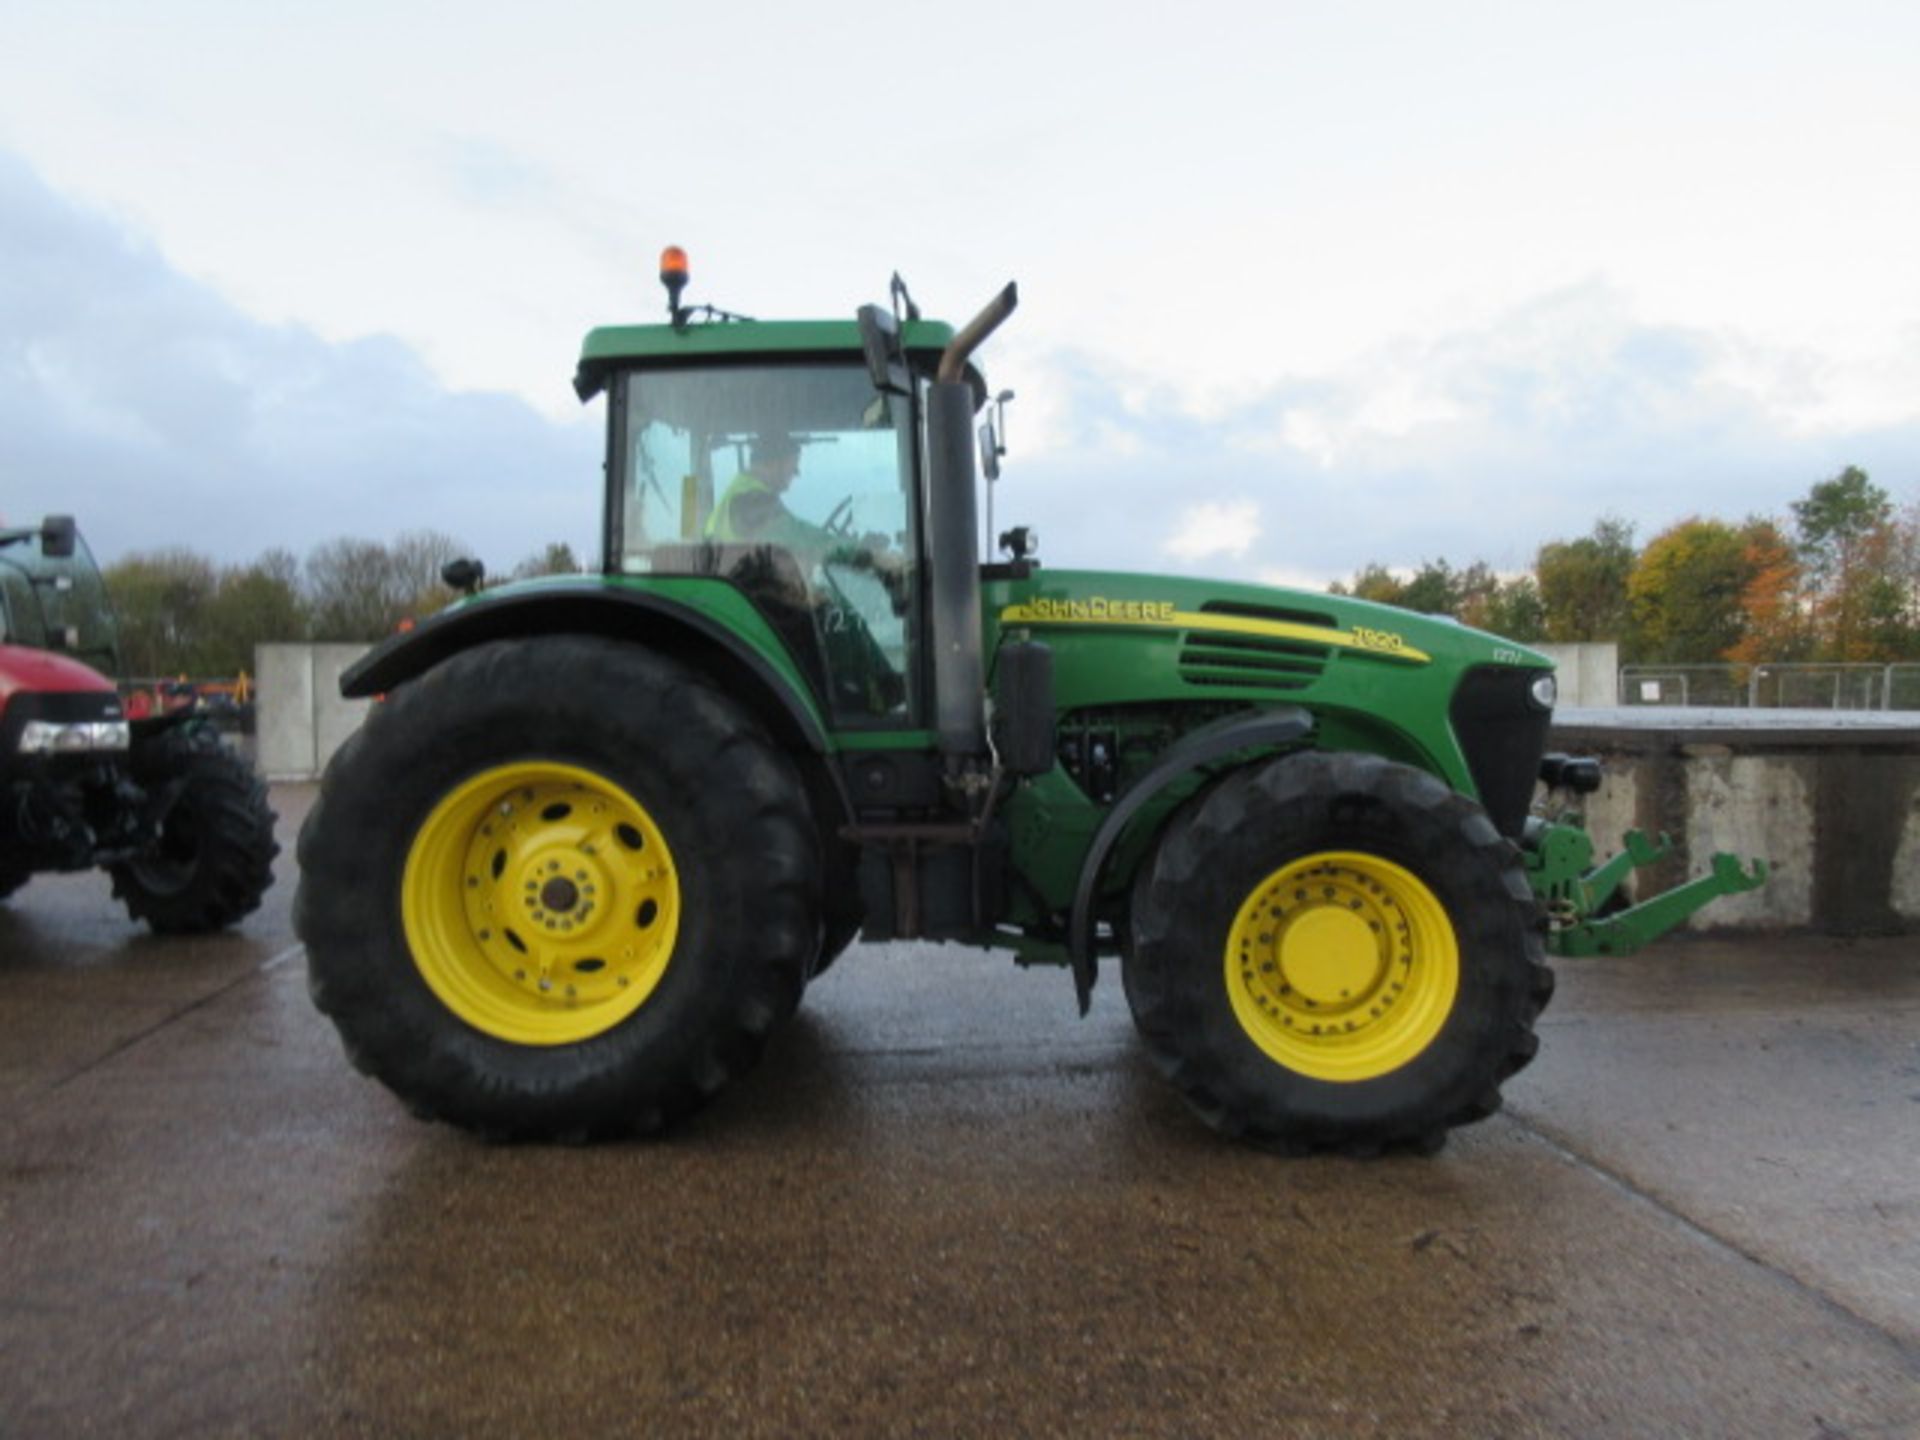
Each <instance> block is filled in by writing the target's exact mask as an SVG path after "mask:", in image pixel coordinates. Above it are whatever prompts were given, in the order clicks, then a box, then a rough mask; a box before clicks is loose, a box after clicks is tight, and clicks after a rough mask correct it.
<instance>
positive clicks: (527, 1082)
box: [294, 636, 821, 1141]
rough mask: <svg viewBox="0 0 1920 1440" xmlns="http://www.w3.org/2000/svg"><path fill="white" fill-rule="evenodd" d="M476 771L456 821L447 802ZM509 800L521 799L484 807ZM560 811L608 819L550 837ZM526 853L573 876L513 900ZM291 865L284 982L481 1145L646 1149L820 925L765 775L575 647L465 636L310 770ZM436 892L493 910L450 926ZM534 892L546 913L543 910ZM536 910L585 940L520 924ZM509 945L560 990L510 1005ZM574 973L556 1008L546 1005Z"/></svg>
mask: <svg viewBox="0 0 1920 1440" xmlns="http://www.w3.org/2000/svg"><path fill="white" fill-rule="evenodd" d="M557 767H564V768H557ZM550 775H558V776H559V777H560V778H559V779H558V780H551V781H549V780H546V779H543V778H541V777H546V776H550ZM500 777H505V779H506V783H507V785H508V788H507V789H506V790H502V791H499V792H498V793H497V794H493V795H492V798H490V799H485V800H483V802H482V803H483V804H484V805H485V806H486V807H487V808H486V809H483V810H481V811H477V812H473V814H472V815H471V817H470V818H462V817H463V815H465V813H466V812H462V811H461V810H460V809H459V805H460V804H461V803H463V802H462V801H461V798H460V797H461V796H463V795H469V794H472V795H478V796H482V797H486V796H488V795H489V794H490V792H489V790H488V788H487V787H489V786H492V785H496V784H498V783H500ZM521 777H525V778H526V779H527V780H528V785H527V787H526V789H525V790H518V789H517V788H516V787H517V786H518V785H519V781H520V778H521ZM569 779H571V780H572V781H574V782H577V783H576V784H575V785H574V788H573V789H571V790H569V789H568V785H567V781H568V780H569ZM519 794H524V795H526V796H527V797H528V799H529V801H530V802H531V803H530V804H529V805H528V806H527V807H526V808H525V811H524V813H523V814H522V815H521V816H520V817H519V818H515V817H513V816H511V815H506V814H505V811H503V809H502V806H503V805H504V806H506V807H509V808H510V807H512V806H513V805H514V804H516V803H517V795H519ZM570 796H572V797H577V798H572V799H570V798H569V797H570ZM582 801H584V802H586V803H585V804H584V805H582V808H581V811H580V813H581V815H582V816H585V815H586V813H587V811H588V810H591V809H593V807H594V806H600V807H602V808H603V809H605V810H606V811H607V815H608V816H610V817H612V818H605V817H603V818H600V819H597V820H595V821H593V822H592V823H593V824H597V825H598V826H599V827H600V828H599V829H598V830H597V831H594V830H591V829H590V828H580V829H574V828H570V827H573V826H574V825H575V819H574V817H572V816H569V815H568V814H567V813H566V811H567V807H568V806H569V805H570V804H580V803H581V802H582ZM449 807H452V808H449ZM598 813H599V812H598V811H595V814H596V815H597V814H598ZM497 814H498V815H500V816H503V817H504V819H496V815H497ZM622 815H624V816H625V817H626V819H625V820H620V823H619V824H614V821H615V820H618V819H619V817H621V816H622ZM493 825H503V827H504V826H505V825H511V826H520V827H523V828H522V829H519V830H508V829H505V828H503V830H502V837H501V839H500V840H499V841H498V843H499V844H500V847H501V848H500V849H499V850H498V851H497V853H495V854H494V856H493V858H492V859H491V863H490V864H489V863H488V852H489V850H490V849H491V847H492V846H493V845H494V844H495V843H496V841H495V840H493V839H486V838H478V837H484V836H488V835H492V834H493V833H494V832H493V831H492V830H491V829H488V828H487V827H489V826H493ZM616 833H618V834H623V835H625V837H626V838H625V839H624V840H619V841H616V840H614V839H611V838H609V837H610V836H612V835H614V834H616ZM647 833H650V834H651V835H652V837H653V838H652V839H651V840H646V838H645V836H646V834H647ZM469 836H473V837H476V838H472V839H471V840H470V839H469V838H468V837H469ZM643 841H644V842H645V843H642V842H643ZM476 845H477V846H479V847H480V848H479V849H478V850H476V849H474V848H473V847H474V846H476ZM436 846H438V847H439V848H438V849H436V848H435V847H436ZM617 846H624V847H626V848H625V849H617V848H616V847H617ZM549 851H550V852H551V853H553V854H554V855H557V856H560V857H562V858H563V869H564V870H565V871H566V872H567V873H569V874H573V875H576V876H578V877H579V881H580V884H579V887H578V891H577V893H572V887H561V888H562V890H563V892H567V893H561V894H560V895H558V896H557V897H555V898H554V900H552V901H551V902H550V901H548V900H547V899H546V898H545V895H546V891H545V889H544V887H541V888H536V886H537V882H538V881H539V877H540V876H541V875H544V874H545V873H546V872H545V871H544V870H542V869H540V867H541V866H543V865H545V864H547V863H548V862H547V860H546V859H545V858H544V857H545V856H546V855H547V854H548V853H549ZM463 855H464V856H466V857H468V858H467V859H465V860H463V859H462V858H461V857H462V856H463ZM662 856H664V857H665V859H664V862H662V863H657V864H656V866H655V868H654V869H647V868H645V867H646V865H647V864H648V863H652V862H649V861H648V859H647V857H653V860H654V862H658V861H660V857H662ZM436 857H439V858H438V859H436ZM300 864H301V881H300V888H299V891H298V893H297V894H296V896H295V899H294V924H295V928H296V929H297V930H298V932H299V934H300V937H301V939H302V940H303V941H304V942H305V944H306V948H307V956H308V966H309V987H310V990H311V993H312V996H313V999H314V1002H315V1004H317V1005H318V1006H319V1008H320V1009H321V1010H322V1011H324V1012H325V1013H326V1014H327V1015H328V1016H330V1017H331V1018H332V1020H333V1022H334V1024H335V1026H336V1027H337V1028H338V1030H339V1032H340V1036H341V1040H342V1042H343V1044H344V1046H345V1048H346V1051H347V1054H348V1057H349V1058H350V1059H351V1060H352V1061H353V1063H354V1064H355V1065H356V1066H358V1067H359V1068H360V1069H361V1070H363V1071H365V1072H367V1073H369V1074H372V1075H374V1076H375V1077H377V1078H378V1079H379V1080H381V1081H382V1082H384V1083H385V1084H386V1085H387V1086H388V1087H389V1088H390V1089H391V1090H393V1091H394V1092H395V1093H396V1094H397V1095H398V1096H399V1097H400V1098H401V1099H402V1100H403V1101H405V1102H406V1104H407V1105H408V1106H409V1108H411V1109H412V1110H413V1112H414V1113H415V1114H416V1115H418V1116H420V1117H421V1118H424V1119H439V1120H444V1121H447V1122H449V1123H451V1124H454V1125H458V1126H460V1127H462V1128H465V1129H468V1130H471V1131H474V1132H476V1133H478V1134H480V1135H483V1136H485V1137H487V1138H490V1139H500V1140H548V1139H557V1140H566V1141H582V1140H592V1139H601V1138H610V1137H616V1136H624V1135H634V1134H646V1133H651V1132H653V1131H657V1130H659V1129H661V1128H663V1127H664V1126H666V1125H668V1124H670V1123H672V1122H673V1121H675V1120H677V1119H679V1118H681V1117H683V1116H685V1115H687V1114H688V1113H690V1112H691V1111H693V1110H695V1109H696V1108H698V1107H699V1106H701V1105H702V1104H704V1103H705V1102H706V1101H707V1100H709V1099H710V1098H712V1097H713V1096H714V1095H715V1094H716V1093H717V1092H718V1091H719V1090H720V1089H721V1088H722V1087H723V1086H724V1085H726V1084H727V1083H728V1082H729V1081H730V1080H732V1079H734V1078H735V1077H737V1076H739V1075H741V1074H743V1073H745V1072H746V1071H747V1070H748V1069H750V1068H751V1067H752V1066H753V1064H754V1063H755V1062H756V1061H757V1060H758V1058H759V1056H760V1053H761V1050H762V1048H763V1046H764V1045H765V1042H766V1040H767V1037H768V1034H769V1033H770V1032H771V1031H772V1029H773V1028H774V1026H775V1025H776V1024H777V1023H778V1022H779V1021H780V1020H782V1019H785V1018H786V1017H787V1016H789V1015H790V1014H792V1012H793V1010H794V1008H795V1006H797V1005H798V1003H799V1000H800V994H801V991H802V989H803V988H804V985H805V981H806V976H807V973H808V969H809V967H810V966H811V965H812V963H813V960H814V956H815V951H816V948H817V945H818V942H819V938H820V933H821V924H820V853H819V839H818V836H817V833H816V830H815V827H814V824H813V822H812V818H811V814H810V811H809V808H808V804H807V800H806V797H805V791H804V789H803V787H802V784H801V780H800V777H799V775H798V773H797V772H796V770H795V768H794V766H793V764H792V762H791V761H790V760H789V759H788V758H787V757H786V756H785V755H784V754H782V753H781V752H780V751H779V750H778V749H777V748H776V746H775V745H774V744H773V742H772V741H771V740H770V739H769V738H768V737H767V736H766V734H765V733H764V732H763V731H762V729H761V728H760V726H759V725H758V724H757V723H756V722H755V721H754V720H753V719H752V717H750V716H749V715H748V714H747V713H746V711H745V710H743V709H742V708H741V707H739V706H738V705H736V704H734V703H733V702H732V701H730V700H729V699H728V698H727V697H725V696H724V695H722V694H721V693H719V692H718V691H717V690H715V689H714V688H713V687H712V686H711V685H710V684H709V683H707V681H705V680H704V679H703V678H701V677H700V676H698V675H696V674H695V673H694V672H693V671H691V670H689V669H688V668H687V667H685V666H683V665H681V664H679V663H677V662H675V661H674V660H672V659H670V658H668V657H666V656H663V655H660V654H657V653H654V652H651V651H648V650H645V649H642V648H640V647H638V646H635V645H630V644H623V643H619V642H615V641H611V640H603V639H595V638H589V637H585V636H543V637H536V638H530V639H523V640H503V641H496V642H492V643H489V644H486V645H482V646H478V647H476V648H474V649H472V650H468V651H465V652H463V653H461V654H458V655H456V656H454V657H452V658H451V659H449V660H446V661H445V662H443V663H441V664H440V665H438V666H436V667H434V668H433V669H432V670H429V671H428V672H427V673H425V674H424V675H422V676H421V677H420V678H418V679H416V680H412V681H409V682H408V683H406V684H405V685H402V686H400V687H399V688H398V689H396V690H395V691H394V692H393V693H392V694H391V695H390V696H389V697H388V698H387V700H386V701H385V702H384V703H383V704H380V705H376V706H375V707H374V710H373V713H372V714H371V715H370V716H369V718H368V721H367V724H366V725H365V726H364V727H362V729H361V730H360V732H359V733H358V734H356V735H355V736H354V737H353V738H352V739H351V740H350V741H349V742H348V743H347V744H346V745H345V746H343V747H342V748H341V749H340V751H339V752H338V753H337V754H336V755H335V757H334V759H333V761H332V763H331V764H330V765H329V766H328V768H327V772H326V775H325V777H324V780H323V782H322V787H321V793H320V797H319V800H318V802H317V803H316V805H315V807H314V809H313V810H312V812H311V813H310V814H309V816H308V818H307V822H306V824H305V826H304V827H303V828H302V830H301V834H300ZM576 865H577V868H576ZM410 867H411V868H410ZM489 872H490V873H489ZM523 874H525V875H528V876H531V877H532V878H529V879H526V880H522V878H521V876H522V875H523ZM662 875H667V876H669V877H670V878H669V879H667V880H662V879H661V878H660V877H661V876H662ZM596 882H597V887H596ZM463 885H464V886H465V887H467V888H468V889H469V890H473V889H477V891H478V894H479V895H480V897H481V899H480V901H479V902H478V903H480V904H482V905H484V906H492V907H494V908H492V909H488V910H484V911H474V910H471V909H466V910H462V909H461V907H462V906H463V905H468V904H469V903H470V902H468V901H467V900H465V899H464V898H462V894H463V892H462V891H461V888H460V887H462V886H463ZM523 885H524V891H523V889H522V886H523ZM663 885H665V886H669V887H670V888H669V889H662V888H661V887H662V886H663ZM447 887H451V888H450V889H449V888H447ZM590 887H596V888H590ZM643 895H644V896H648V897H651V898H645V899H640V900H639V901H638V904H637V908H636V898H637V897H640V896H643ZM590 896H597V897H599V898H602V899H604V901H605V904H604V905H603V907H602V909H601V912H600V913H599V914H598V915H597V916H596V915H591V914H590V913H589V911H590V909H591V903H590V900H589V898H588V897H590ZM536 900H537V901H538V903H543V904H545V903H551V904H560V903H561V902H565V903H564V905H563V906H562V911H555V912H550V913H546V914H545V915H544V918H543V917H542V912H540V911H539V910H538V909H537V908H528V907H533V906H535V904H536ZM449 907H450V908H449ZM650 907H651V908H650ZM563 912H565V913H571V914H573V915H575V916H577V917H578V919H579V922H580V934H581V935H582V936H583V937H585V938H582V939H581V940H579V941H578V942H577V943H576V942H575V941H574V940H573V939H572V938H571V937H570V936H567V935H559V936H556V935H550V934H548V933H547V930H550V929H551V928H552V927H551V923H550V922H553V921H554V920H555V916H556V914H559V913H563ZM462 915H466V916H471V917H477V918H472V919H469V920H465V921H463V920H462V918H461V917H462ZM433 916H440V917H441V918H440V919H439V920H437V921H432V923H431V924H430V923H429V921H430V919H431V917H433ZM488 916H491V917H494V918H493V919H487V918H486V917H488ZM448 917H451V918H448ZM656 925H658V926H661V927H662V928H661V929H660V930H655V929H653V928H652V927H654V926H656ZM434 926H437V927H438V928H434ZM496 926H497V929H496ZM542 926H546V927H547V930H543V929H542V928H541V927H542ZM668 926H670V927H671V928H670V929H668V928H666V927H668ZM515 927H517V928H515ZM522 932H524V940H523V938H522ZM503 935H504V937H505V939H506V940H507V941H511V943H512V944H513V945H514V946H515V947H518V948H517V950H515V951H506V950H502V949H501V948H500V947H501V944H502V938H501V937H502V936H503ZM663 937H664V938H663ZM589 944H591V946H592V947H593V949H592V955H593V958H592V959H591V960H582V959H580V958H578V957H579V956H580V955H581V954H582V953H583V948H582V947H586V946H588V945H589ZM569 947H572V948H569ZM622 947H624V949H623V948H622ZM519 954H524V955H527V956H529V957H530V959H529V961H528V965H529V967H531V966H541V965H544V966H545V967H546V968H545V969H542V970H541V971H540V976H541V978H547V977H548V976H549V975H551V977H552V978H553V979H554V980H555V981H556V982H559V983H557V984H556V986H555V987H551V988H550V987H548V986H545V985H539V986H538V989H537V990H536V989H535V988H534V987H535V986H536V985H538V982H537V981H535V980H532V979H531V978H530V974H527V973H521V972H520V971H518V970H516V969H515V965H516V959H515V956H516V955H519ZM622 954H625V955H626V956H628V957H629V958H628V959H625V960H622V959H621V958H619V957H620V956H621V955H622ZM603 955H604V956H606V957H609V958H608V959H607V960H606V961H604V962H603V961H602V959H601V957H602V956H603ZM635 955H639V956H641V957H642V959H640V960H635V959H633V958H631V957H633V956H635ZM648 957H650V958H648ZM623 966H626V967H628V968H627V969H622V967H623ZM645 966H651V967H652V968H651V969H648V968H644V967H645ZM635 967H642V968H635ZM587 972H591V973H587ZM449 977H451V980H452V982H457V984H459V985H475V986H479V987H481V988H480V989H479V990H477V991H476V990H471V989H469V990H458V989H455V990H449V989H448V988H447V987H448V985H449V983H450V982H449ZM610 977H611V978H617V979H618V981H619V983H620V984H621V985H622V986H625V985H626V984H627V982H628V980H629V979H631V980H632V981H633V988H632V990H631V991H628V992H624V993H614V992H610V991H608V989H607V986H608V985H609V984H610V983H611V978H610ZM575 981H577V982H578V984H579V988H580V996H579V999H577V1000H572V999H562V998H561V995H560V993H559V992H560V991H562V990H567V987H568V986H570V985H572V984H573V983H574V982H575ZM596 984H597V985H599V986H600V990H599V991H598V992H595V991H594V989H593V986H594V985H596ZM568 993H569V994H571V991H570V990H568ZM596 995H597V998H596ZM609 995H611V997H612V998H608V996H609ZM463 996H464V997H465V998H461V997H463ZM635 997H638V1004H637V1008H634V998H635ZM623 1007H624V1008H623Z"/></svg>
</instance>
